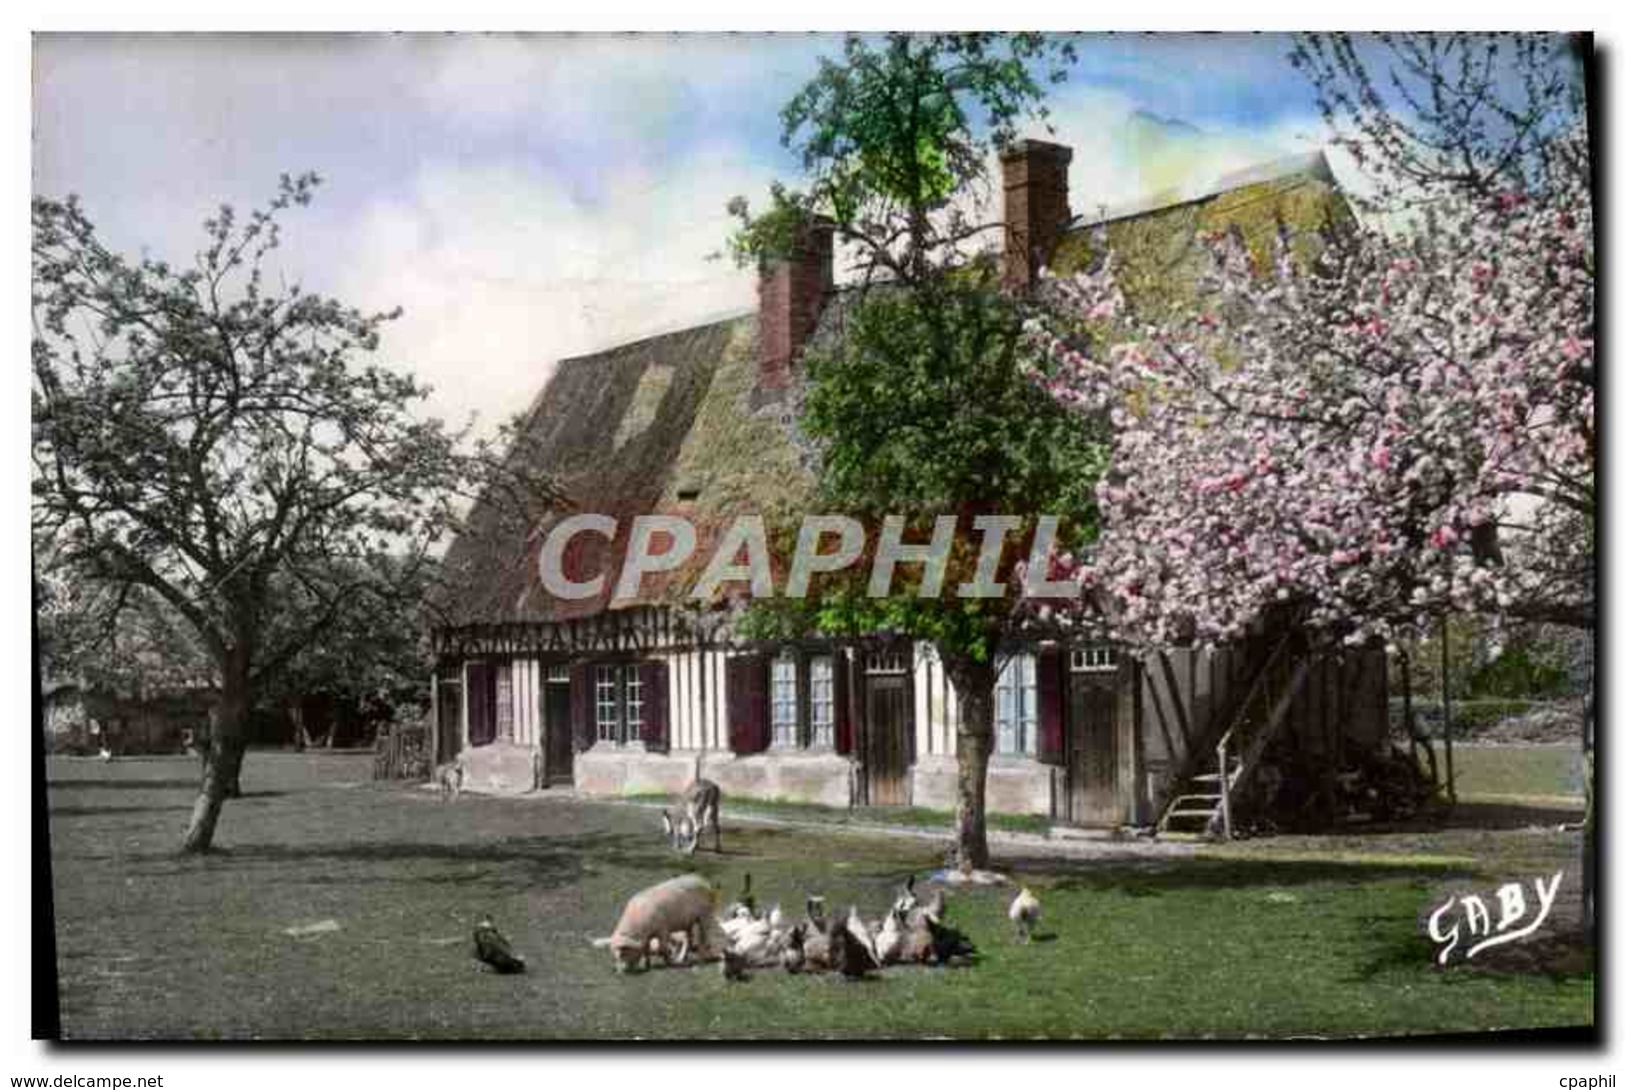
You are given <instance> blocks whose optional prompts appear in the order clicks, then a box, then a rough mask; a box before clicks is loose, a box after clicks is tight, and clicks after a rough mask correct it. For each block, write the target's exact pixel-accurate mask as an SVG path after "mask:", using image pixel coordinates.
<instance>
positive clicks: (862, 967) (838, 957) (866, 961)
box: [829, 914, 880, 980]
mask: <svg viewBox="0 0 1625 1090" xmlns="http://www.w3.org/2000/svg"><path fill="white" fill-rule="evenodd" d="M854 916H855V914H854ZM859 926H861V922H860V924H859ZM829 959H830V964H831V966H832V967H833V968H835V969H838V970H840V973H841V975H842V976H844V977H846V978H847V979H848V980H862V979H863V978H864V977H865V976H867V975H869V973H871V972H873V971H874V970H876V969H878V968H880V963H879V962H878V961H876V960H875V955H874V950H873V949H872V948H871V947H870V945H869V944H868V943H866V942H864V941H863V938H862V937H861V936H860V935H857V934H854V933H853V930H852V927H851V925H850V922H849V921H843V920H837V921H835V922H834V923H833V924H831V925H830V929H829Z"/></svg>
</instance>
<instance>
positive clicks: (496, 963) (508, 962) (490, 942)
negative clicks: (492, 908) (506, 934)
mask: <svg viewBox="0 0 1625 1090" xmlns="http://www.w3.org/2000/svg"><path fill="white" fill-rule="evenodd" d="M474 956H475V957H477V958H479V959H480V960H481V961H483V962H485V964H487V965H489V966H490V967H491V968H493V969H495V970H496V971H497V972H499V973H522V972H524V971H525V959H524V958H522V957H520V956H519V955H517V954H515V953H514V952H513V948H512V947H510V946H509V945H508V940H507V939H505V938H503V937H502V932H500V931H498V930H497V929H496V925H495V924H493V923H492V922H491V917H489V916H485V917H483V918H481V920H480V922H479V925H478V926H477V927H475V928H474Z"/></svg>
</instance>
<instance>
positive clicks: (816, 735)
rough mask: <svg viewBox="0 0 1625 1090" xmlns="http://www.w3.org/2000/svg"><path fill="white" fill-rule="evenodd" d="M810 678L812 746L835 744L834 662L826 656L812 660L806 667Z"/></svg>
mask: <svg viewBox="0 0 1625 1090" xmlns="http://www.w3.org/2000/svg"><path fill="white" fill-rule="evenodd" d="M808 671H809V673H810V675H811V678H812V744H813V745H815V746H833V745H834V744H835V660H834V659H832V658H830V657H829V656H828V655H819V656H817V657H816V658H814V659H813V660H812V662H811V664H810V665H809V667H808Z"/></svg>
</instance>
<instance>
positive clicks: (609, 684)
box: [593, 666, 620, 742]
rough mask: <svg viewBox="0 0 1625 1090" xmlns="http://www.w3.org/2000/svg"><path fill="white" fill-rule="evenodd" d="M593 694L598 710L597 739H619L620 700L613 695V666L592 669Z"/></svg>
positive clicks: (611, 740) (604, 740)
mask: <svg viewBox="0 0 1625 1090" xmlns="http://www.w3.org/2000/svg"><path fill="white" fill-rule="evenodd" d="M593 694H594V697H595V706H596V708H597V712H598V714H597V720H598V740H599V741H600V742H616V741H619V740H620V738H619V729H618V728H619V727H620V716H619V714H618V713H619V711H620V702H619V701H618V700H617V699H616V696H615V667H613V666H599V667H597V668H596V669H595V670H594V685H593Z"/></svg>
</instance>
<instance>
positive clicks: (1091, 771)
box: [1067, 670, 1123, 825]
mask: <svg viewBox="0 0 1625 1090" xmlns="http://www.w3.org/2000/svg"><path fill="white" fill-rule="evenodd" d="M1067 681H1068V682H1069V685H1068V701H1067V703H1068V705H1069V706H1068V708H1067V711H1068V713H1069V714H1068V715H1067V728H1068V729H1067V782H1068V785H1069V788H1070V790H1069V795H1070V798H1069V805H1068V818H1069V819H1070V820H1071V822H1072V823H1073V824H1074V825H1116V824H1118V823H1119V822H1121V821H1122V820H1123V808H1122V807H1121V806H1120V805H1119V799H1118V793H1117V671H1116V670H1101V671H1085V670H1075V671H1072V673H1071V675H1070V676H1069V677H1068V678H1067Z"/></svg>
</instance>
